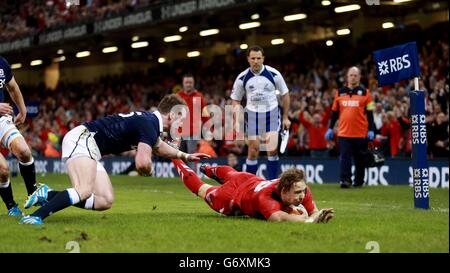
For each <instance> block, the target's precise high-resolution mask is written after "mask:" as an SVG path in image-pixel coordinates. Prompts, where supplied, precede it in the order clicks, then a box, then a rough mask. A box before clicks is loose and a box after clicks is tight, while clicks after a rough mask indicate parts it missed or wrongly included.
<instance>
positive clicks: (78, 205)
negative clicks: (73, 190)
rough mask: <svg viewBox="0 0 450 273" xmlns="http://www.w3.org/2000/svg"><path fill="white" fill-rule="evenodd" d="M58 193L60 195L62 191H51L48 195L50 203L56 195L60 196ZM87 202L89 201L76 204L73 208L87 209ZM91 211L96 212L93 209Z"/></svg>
mask: <svg viewBox="0 0 450 273" xmlns="http://www.w3.org/2000/svg"><path fill="white" fill-rule="evenodd" d="M58 193H60V191H55V190H52V191H49V192H48V193H47V202H50V200H52V199H53V198H54V197H55V196H56V195H58ZM86 201H87V199H86V200H83V201H80V202H78V203H77V204H74V205H73V206H74V207H77V208H81V209H85V207H86ZM90 209H92V210H94V209H93V208H90Z"/></svg>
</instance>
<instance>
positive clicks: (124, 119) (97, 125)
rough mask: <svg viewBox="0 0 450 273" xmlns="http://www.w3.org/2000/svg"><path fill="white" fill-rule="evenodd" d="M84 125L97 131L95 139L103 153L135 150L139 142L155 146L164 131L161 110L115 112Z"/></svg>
mask: <svg viewBox="0 0 450 273" xmlns="http://www.w3.org/2000/svg"><path fill="white" fill-rule="evenodd" d="M83 125H84V126H86V128H88V130H89V131H90V132H93V133H95V135H94V139H95V142H96V143H97V146H98V148H99V149H100V153H101V154H102V155H107V154H120V153H122V152H126V151H130V150H133V149H135V148H136V147H137V145H138V143H139V142H143V143H146V144H148V145H150V146H151V147H153V146H154V145H155V144H156V143H157V141H158V138H159V136H160V134H161V132H162V120H161V115H160V114H159V112H155V113H152V112H130V113H123V114H114V115H110V116H106V117H104V118H101V119H97V120H93V121H90V122H86V123H84V124H83Z"/></svg>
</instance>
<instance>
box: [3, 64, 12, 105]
mask: <svg viewBox="0 0 450 273" xmlns="http://www.w3.org/2000/svg"><path fill="white" fill-rule="evenodd" d="M12 77H13V74H12V71H11V66H10V65H9V63H8V61H7V60H6V59H5V58H3V57H2V56H0V102H3V101H4V100H5V91H6V84H7V83H9V82H10V81H11V79H12Z"/></svg>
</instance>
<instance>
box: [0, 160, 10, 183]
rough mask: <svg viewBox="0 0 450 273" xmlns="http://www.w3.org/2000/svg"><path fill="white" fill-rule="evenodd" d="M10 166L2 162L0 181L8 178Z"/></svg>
mask: <svg viewBox="0 0 450 273" xmlns="http://www.w3.org/2000/svg"><path fill="white" fill-rule="evenodd" d="M8 177H9V168H8V165H4V164H0V182H1V181H6V180H8Z"/></svg>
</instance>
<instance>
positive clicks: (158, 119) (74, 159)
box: [19, 95, 209, 225]
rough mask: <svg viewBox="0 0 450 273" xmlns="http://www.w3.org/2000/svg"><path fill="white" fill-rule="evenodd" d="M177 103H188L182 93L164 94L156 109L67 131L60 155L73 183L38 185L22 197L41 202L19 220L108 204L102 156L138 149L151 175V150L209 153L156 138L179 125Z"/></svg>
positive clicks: (38, 220) (194, 157) (173, 155)
mask: <svg viewBox="0 0 450 273" xmlns="http://www.w3.org/2000/svg"><path fill="white" fill-rule="evenodd" d="M181 105H183V106H185V105H186V103H185V102H184V101H183V99H182V98H180V97H179V96H177V95H167V96H165V97H164V98H163V99H162V100H161V102H160V104H159V105H158V111H155V112H130V113H126V114H116V115H111V116H107V117H104V118H101V119H98V120H93V121H90V122H86V123H84V124H83V125H80V126H78V127H75V128H74V129H72V130H70V131H69V132H68V133H67V134H66V136H65V137H64V139H63V144H62V159H63V160H64V161H65V162H66V167H67V173H68V175H69V177H70V181H71V183H72V188H68V189H66V190H64V191H54V190H52V189H50V188H49V187H48V186H46V185H44V184H42V185H40V186H39V187H38V189H37V190H36V191H35V192H34V193H33V194H32V195H31V196H30V197H29V198H28V200H27V201H26V202H25V208H29V207H31V206H33V205H36V204H39V203H43V202H44V203H45V204H44V205H43V206H42V207H41V208H39V209H38V210H36V211H35V212H34V213H32V214H31V215H26V216H24V217H22V219H21V220H20V222H19V223H21V224H32V225H39V224H43V221H42V220H43V219H45V218H46V217H48V216H49V215H51V214H53V213H55V212H57V211H59V210H62V209H64V208H67V207H69V206H72V205H74V206H77V207H80V208H84V209H92V210H107V209H109V208H111V206H112V203H113V200H114V193H113V189H112V185H111V181H110V179H109V177H108V174H107V173H106V170H105V169H104V167H103V165H102V164H100V163H99V160H100V159H101V157H102V156H104V155H108V154H119V153H122V152H125V151H129V150H132V149H137V152H136V156H135V164H136V169H137V171H138V172H139V173H140V174H141V175H144V176H146V175H151V172H152V154H156V155H158V156H161V157H165V158H169V159H182V160H184V161H198V160H200V159H203V158H208V157H209V156H208V155H206V154H202V153H193V154H186V153H183V152H181V151H179V150H177V149H175V148H173V147H172V146H169V145H168V144H167V143H165V142H164V141H162V140H161V139H160V135H161V133H162V132H163V131H166V132H167V131H168V130H169V129H173V128H172V127H174V128H175V127H176V128H178V127H179V126H177V125H175V123H176V122H180V123H179V124H178V125H181V122H182V120H181V121H180V116H179V115H178V114H177V113H175V112H174V111H173V107H175V106H181ZM172 124H174V126H172ZM171 131H172V130H171ZM175 131H176V130H175Z"/></svg>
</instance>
